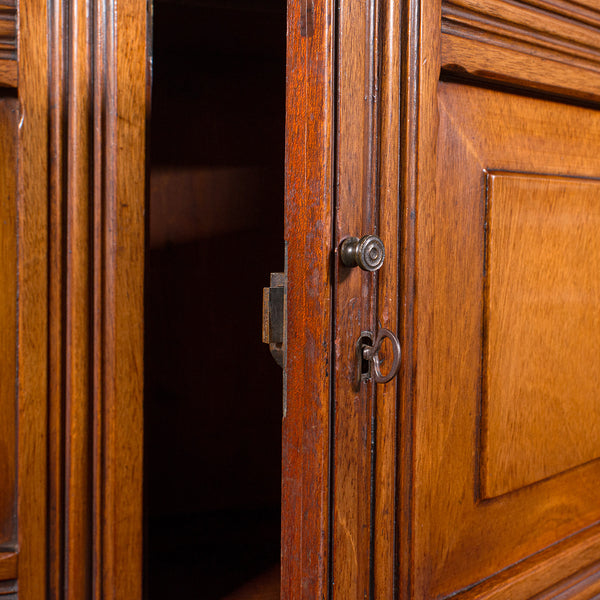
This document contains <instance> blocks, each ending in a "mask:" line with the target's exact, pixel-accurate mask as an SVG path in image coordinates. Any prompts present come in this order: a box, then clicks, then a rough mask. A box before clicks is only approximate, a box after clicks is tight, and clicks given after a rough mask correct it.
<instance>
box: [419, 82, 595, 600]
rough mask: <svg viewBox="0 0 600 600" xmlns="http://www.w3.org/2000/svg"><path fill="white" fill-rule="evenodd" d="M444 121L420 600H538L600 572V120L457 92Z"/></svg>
mask: <svg viewBox="0 0 600 600" xmlns="http://www.w3.org/2000/svg"><path fill="white" fill-rule="evenodd" d="M438 115H439V123H438V130H437V147H436V156H435V161H436V165H437V166H436V169H437V173H436V181H435V186H434V187H433V189H434V190H435V191H434V193H433V194H432V195H431V196H430V197H428V198H425V197H422V198H421V204H420V206H419V207H418V211H417V309H416V313H417V321H416V324H417V331H418V333H419V340H418V344H417V351H416V362H417V365H418V366H417V376H416V391H415V399H414V405H413V410H414V413H413V414H414V432H415V437H414V445H413V456H414V457H415V458H414V465H415V467H414V472H413V478H414V479H413V485H414V496H413V502H414V513H413V523H414V524H415V525H414V533H413V548H414V554H413V561H414V565H415V569H414V571H413V573H414V586H415V587H414V589H415V597H417V598H443V597H447V596H449V595H451V594H455V593H457V592H463V593H464V594H465V597H473V598H475V597H478V593H479V592H477V591H476V590H477V589H478V588H477V587H474V586H476V584H478V583H480V582H483V581H486V583H485V585H487V586H488V587H489V586H490V585H491V584H490V582H494V581H499V580H500V579H502V580H503V581H508V580H509V579H510V577H511V573H512V571H511V570H510V569H511V568H513V569H517V570H519V573H520V575H519V577H520V579H519V581H520V582H521V583H520V584H519V585H521V584H522V585H521V587H520V588H519V590H518V591H515V590H516V588H515V589H514V590H513V591H512V592H510V593H509V592H506V588H505V591H504V592H503V593H504V595H499V596H494V595H491V596H489V597H490V598H492V597H498V598H509V597H510V598H521V597H522V598H526V597H530V596H532V595H534V593H537V592H539V591H541V590H542V589H544V587H543V586H546V587H547V584H548V582H549V581H552V580H554V581H558V579H560V578H563V577H566V576H568V575H570V574H571V573H574V572H575V571H578V570H579V569H581V568H583V567H585V566H587V565H589V564H590V563H591V562H593V561H594V560H598V559H600V548H599V547H598V543H597V541H596V542H594V541H593V540H592V541H591V542H590V541H589V539H590V538H589V537H588V538H586V539H587V542H586V543H587V546H585V548H586V550H585V552H584V551H583V550H577V540H578V539H579V538H578V537H577V536H578V535H584V534H583V533H582V532H583V531H584V530H586V533H585V535H586V536H589V535H591V534H592V533H593V531H594V528H593V527H592V526H593V525H594V524H595V523H596V522H597V521H598V520H600V501H599V500H600V493H599V491H598V490H599V489H600V488H599V485H598V483H599V482H600V461H598V460H596V459H597V456H598V455H599V454H600V452H599V451H598V449H599V448H600V443H599V442H598V439H599V436H598V431H599V426H600V418H599V417H598V416H597V414H594V415H592V414H591V413H592V412H593V411H594V410H595V411H596V412H597V406H598V404H597V403H598V400H597V398H598V396H597V395H596V393H595V390H594V383H595V381H597V379H598V377H597V375H594V373H596V374H597V373H599V367H598V360H597V358H596V357H597V356H598V349H599V347H600V315H599V312H598V309H597V307H596V306H594V304H595V303H597V302H596V300H597V298H598V290H600V269H598V266H599V264H600V251H599V250H598V242H597V233H596V232H597V231H598V224H599V223H600V182H598V180H597V178H599V177H600V114H598V113H597V112H595V111H593V110H590V109H586V108H581V107H576V106H568V105H563V104H560V103H557V102H550V101H545V100H540V99H534V98H527V97H524V96H518V95H512V94H508V93H503V92H498V91H492V90H485V89H480V88H476V87H472V86H465V85H459V84H454V83H440V84H439V87H438ZM584 123H585V127H583V126H582V124H584ZM567 539H568V540H569V541H568V542H566V540H567ZM566 543H568V544H571V546H570V548H571V550H569V552H565V553H564V555H560V548H561V547H562V546H561V544H566ZM582 548H583V546H582ZM548 549H550V550H548ZM542 551H544V552H546V553H548V552H551V554H541V552H542ZM552 553H554V554H552ZM556 553H559V555H558V556H559V558H558V559H557V554H556ZM532 557H537V558H536V562H535V566H534V568H535V569H537V571H536V573H537V575H536V577H533V576H532V577H524V576H523V569H525V568H526V565H528V564H529V563H528V562H527V561H531V560H532ZM557 560H558V562H556V561H557ZM552 561H554V562H552ZM557 564H559V565H560V566H559V567H557ZM515 572H516V571H515ZM516 578H517V575H515V579H514V580H515V581H516V580H517V579H516ZM536 586H538V587H536ZM490 589H491V588H490ZM501 594H502V593H501ZM507 594H508V595H507ZM487 597H488V596H486V598H487Z"/></svg>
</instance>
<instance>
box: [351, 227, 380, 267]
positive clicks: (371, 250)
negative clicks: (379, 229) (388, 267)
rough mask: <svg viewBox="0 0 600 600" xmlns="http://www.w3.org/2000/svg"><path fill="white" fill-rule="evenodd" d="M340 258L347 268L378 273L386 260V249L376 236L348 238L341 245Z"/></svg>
mask: <svg viewBox="0 0 600 600" xmlns="http://www.w3.org/2000/svg"><path fill="white" fill-rule="evenodd" d="M340 258H341V260H342V263H343V264H344V265H345V266H346V267H360V268H361V269H362V270H363V271H377V270H379V269H380V268H381V265H383V261H384V259H385V247H384V245H383V242H382V241H381V239H380V238H378V237H377V236H376V235H364V236H363V237H361V238H360V239H358V238H356V237H349V238H346V239H345V240H344V241H343V242H342V243H341V244H340Z"/></svg>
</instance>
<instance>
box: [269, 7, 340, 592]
mask: <svg viewBox="0 0 600 600" xmlns="http://www.w3.org/2000/svg"><path fill="white" fill-rule="evenodd" d="M287 30H288V33H287V100H286V115H287V121H286V197H285V240H286V243H287V277H288V293H287V302H288V308H287V315H288V320H287V323H288V331H287V362H286V370H287V385H286V387H287V389H286V391H285V394H286V399H287V409H286V414H285V416H284V419H283V426H282V440H283V441H282V517H281V518H282V521H281V525H282V533H281V544H282V549H281V561H282V564H281V598H282V599H290V600H291V599H292V598H293V599H294V600H296V599H297V600H300V599H305V600H313V599H315V598H326V597H327V596H328V586H329V581H328V577H329V574H328V573H329V562H328V561H329V442H330V376H331V367H330V365H331V294H332V291H331V283H330V269H331V267H330V265H331V256H332V247H331V244H332V227H333V221H332V217H333V193H334V192H333V181H332V165H333V116H334V115H333V109H334V104H333V94H334V80H333V74H334V62H333V57H334V41H335V39H334V38H335V35H334V2H333V0H315V1H314V2H295V1H294V0H289V1H288V28H287Z"/></svg>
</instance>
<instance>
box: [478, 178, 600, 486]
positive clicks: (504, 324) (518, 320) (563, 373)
mask: <svg viewBox="0 0 600 600" xmlns="http://www.w3.org/2000/svg"><path fill="white" fill-rule="evenodd" d="M599 193H600V181H598V180H596V181H593V180H589V179H577V178H570V177H556V176H545V175H526V174H519V173H502V172H490V173H489V174H488V181H487V215H486V236H487V242H486V267H485V272H486V282H485V283H486V298H485V300H484V324H483V326H484V338H485V342H484V344H485V346H484V362H483V365H482V369H483V378H484V381H483V390H482V407H481V410H482V416H481V430H482V434H483V435H482V441H481V444H482V448H481V452H482V461H481V476H482V497H484V498H491V497H494V496H498V495H500V494H503V493H506V492H509V491H512V490H516V489H519V488H521V487H523V486H525V485H528V484H531V483H534V482H536V481H541V480H542V479H545V478H547V477H552V476H554V475H556V474H558V473H560V472H562V471H565V470H567V469H570V468H572V467H577V466H579V465H582V464H584V463H586V462H589V461H591V460H594V459H596V458H599V457H600V415H599V414H598V411H597V410H595V406H596V398H597V386H596V382H597V381H598V379H600V365H599V364H598V356H600V307H598V304H597V302H596V298H598V297H600V279H599V278H598V277H597V273H599V272H600V245H599V244H598V235H597V232H598V230H599V228H600V205H599V204H598V200H597V199H598V195H599ZM508 431H509V432H510V436H507V435H506V432H508Z"/></svg>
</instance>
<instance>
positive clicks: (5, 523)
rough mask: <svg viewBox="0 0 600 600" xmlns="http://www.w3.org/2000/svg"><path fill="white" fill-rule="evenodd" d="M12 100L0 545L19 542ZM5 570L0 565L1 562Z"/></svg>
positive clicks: (2, 238)
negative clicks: (17, 513) (17, 512)
mask: <svg viewBox="0 0 600 600" xmlns="http://www.w3.org/2000/svg"><path fill="white" fill-rule="evenodd" d="M18 120H19V111H18V105H17V101H16V100H15V99H14V98H0V140H1V143H2V152H1V153H0V193H1V194H2V196H1V200H0V290H2V291H1V295H0V331H2V344H1V346H0V490H1V493H0V544H2V545H3V546H4V548H7V547H8V548H9V547H15V545H16V542H17V539H16V537H17V528H16V519H15V517H16V499H17V489H16V485H17V456H16V439H17V415H16V406H15V377H16V366H17V365H16V355H15V348H16V319H17V311H16V308H17V301H16V297H17V295H16V291H17V290H16V284H17V239H16V208H17V182H16V174H17V171H16V167H17V127H18ZM0 569H2V563H0Z"/></svg>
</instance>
